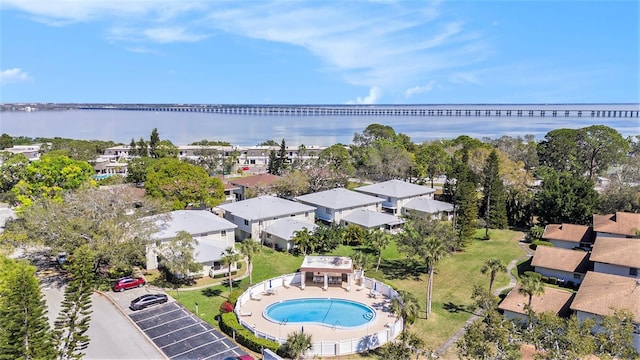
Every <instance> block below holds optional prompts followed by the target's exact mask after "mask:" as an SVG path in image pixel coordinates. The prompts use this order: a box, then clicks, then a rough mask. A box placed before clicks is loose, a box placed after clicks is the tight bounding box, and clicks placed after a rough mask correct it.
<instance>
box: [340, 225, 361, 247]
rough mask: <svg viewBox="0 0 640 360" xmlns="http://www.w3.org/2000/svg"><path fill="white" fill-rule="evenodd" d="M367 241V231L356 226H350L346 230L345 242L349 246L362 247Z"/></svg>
mask: <svg viewBox="0 0 640 360" xmlns="http://www.w3.org/2000/svg"><path fill="white" fill-rule="evenodd" d="M366 240H367V231H366V230H365V229H363V228H362V227H360V226H358V225H356V224H349V225H347V227H346V228H345V229H344V241H345V243H346V244H347V245H350V246H358V245H362V244H364V243H365V242H366Z"/></svg>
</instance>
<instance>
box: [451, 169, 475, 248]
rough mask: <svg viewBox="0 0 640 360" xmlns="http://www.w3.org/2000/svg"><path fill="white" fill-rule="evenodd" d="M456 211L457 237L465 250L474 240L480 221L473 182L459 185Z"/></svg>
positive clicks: (455, 203)
mask: <svg viewBox="0 0 640 360" xmlns="http://www.w3.org/2000/svg"><path fill="white" fill-rule="evenodd" d="M454 209H455V218H454V222H455V229H456V235H457V236H458V241H459V243H460V244H461V246H462V248H464V247H465V246H466V244H468V243H469V241H471V239H472V238H473V236H474V234H475V232H476V227H477V221H478V200H477V193H476V187H475V185H474V183H473V182H471V181H463V182H462V183H460V184H459V185H458V189H457V193H456V199H455V202H454Z"/></svg>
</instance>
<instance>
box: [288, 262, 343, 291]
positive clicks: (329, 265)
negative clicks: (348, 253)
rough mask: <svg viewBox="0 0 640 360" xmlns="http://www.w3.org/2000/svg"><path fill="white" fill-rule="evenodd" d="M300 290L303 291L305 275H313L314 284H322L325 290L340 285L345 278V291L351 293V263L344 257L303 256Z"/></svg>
mask: <svg viewBox="0 0 640 360" xmlns="http://www.w3.org/2000/svg"><path fill="white" fill-rule="evenodd" d="M300 273H301V276H300V288H301V289H304V287H305V279H306V278H307V273H311V274H313V275H312V276H311V279H312V281H313V283H315V284H322V288H323V289H324V290H327V288H328V287H329V284H340V285H342V282H343V281H344V278H343V276H346V282H347V291H351V284H352V282H353V275H354V272H353V261H352V260H351V258H349V257H345V256H305V257H304V260H303V261H302V265H301V266H300Z"/></svg>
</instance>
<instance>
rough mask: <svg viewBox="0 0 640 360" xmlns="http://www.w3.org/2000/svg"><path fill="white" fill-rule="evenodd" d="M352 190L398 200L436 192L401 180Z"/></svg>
mask: <svg viewBox="0 0 640 360" xmlns="http://www.w3.org/2000/svg"><path fill="white" fill-rule="evenodd" d="M354 190H355V191H360V192H364V193H367V194H376V195H382V196H385V197H394V198H398V199H404V198H409V197H414V196H421V195H428V194H433V193H435V192H436V189H434V188H431V187H427V186H422V185H417V184H412V183H408V182H406V181H402V180H389V181H385V182H381V183H377V184H372V185H365V186H360V187H358V188H355V189H354Z"/></svg>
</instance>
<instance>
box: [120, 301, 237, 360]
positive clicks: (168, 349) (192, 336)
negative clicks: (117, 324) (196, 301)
mask: <svg viewBox="0 0 640 360" xmlns="http://www.w3.org/2000/svg"><path fill="white" fill-rule="evenodd" d="M129 317H130V318H131V319H132V320H133V321H134V322H135V323H136V324H137V325H138V327H139V328H140V329H141V330H142V331H144V333H145V334H146V335H147V336H148V337H149V338H150V339H151V341H153V342H154V343H155V344H156V346H158V348H160V349H161V350H162V351H163V352H164V353H165V354H166V356H167V357H168V358H169V359H212V360H213V359H226V358H228V357H233V356H239V355H244V354H245V352H244V351H243V350H242V349H241V348H240V347H238V345H236V344H235V343H233V342H232V341H231V340H229V339H228V338H227V337H226V336H225V335H223V334H222V333H220V332H219V331H217V330H216V329H214V328H213V327H211V325H209V324H207V323H206V322H204V321H202V320H201V319H200V318H198V317H197V316H195V315H194V314H192V313H191V312H189V311H188V310H187V309H185V308H184V307H182V305H180V304H178V303H176V302H168V303H166V304H162V305H157V306H153V307H150V308H148V309H145V310H141V311H136V312H133V311H129Z"/></svg>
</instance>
